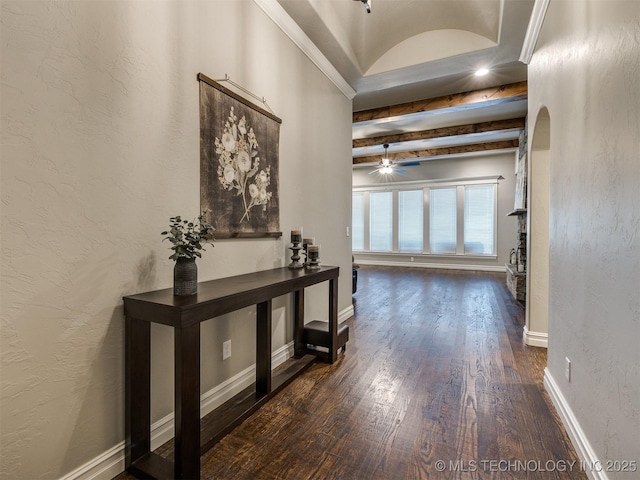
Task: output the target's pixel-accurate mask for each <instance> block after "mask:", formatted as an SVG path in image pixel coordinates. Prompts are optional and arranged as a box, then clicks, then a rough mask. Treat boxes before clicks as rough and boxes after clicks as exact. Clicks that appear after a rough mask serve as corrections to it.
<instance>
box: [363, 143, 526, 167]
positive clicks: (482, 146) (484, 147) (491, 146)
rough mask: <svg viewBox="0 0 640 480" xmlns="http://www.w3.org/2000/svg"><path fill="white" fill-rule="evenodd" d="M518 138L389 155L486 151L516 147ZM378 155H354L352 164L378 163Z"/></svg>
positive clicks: (399, 157) (393, 157)
mask: <svg viewBox="0 0 640 480" xmlns="http://www.w3.org/2000/svg"><path fill="white" fill-rule="evenodd" d="M517 147H518V140H502V141H499V142H486V143H474V144H470V145H456V146H454V147H440V148H429V149H426V150H409V151H406V152H396V153H395V154H393V155H389V158H391V160H392V161H400V160H410V159H419V158H428V157H436V156H440V155H457V154H460V153H472V152H486V151H488V150H504V149H507V148H517ZM380 158H381V156H380V155H369V156H366V157H355V158H354V159H353V164H354V165H359V164H363V163H378V162H379V161H380Z"/></svg>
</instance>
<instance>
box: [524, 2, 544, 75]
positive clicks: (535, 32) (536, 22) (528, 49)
mask: <svg viewBox="0 0 640 480" xmlns="http://www.w3.org/2000/svg"><path fill="white" fill-rule="evenodd" d="M549 1H550V0H535V3H534V5H533V10H532V12H531V18H530V19H529V26H528V27H527V33H526V34H525V36H524V42H523V44H522V50H521V51H520V59H519V60H520V61H521V62H522V63H524V64H525V65H529V62H530V61H531V57H532V56H533V51H534V50H535V48H536V44H537V43H538V37H539V36H540V31H541V30H542V24H543V23H544V17H545V15H546V13H547V8H548V7H549Z"/></svg>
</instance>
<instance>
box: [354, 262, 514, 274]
mask: <svg viewBox="0 0 640 480" xmlns="http://www.w3.org/2000/svg"><path fill="white" fill-rule="evenodd" d="M357 263H358V264H360V265H378V266H381V267H414V268H440V269H443V270H475V271H478V272H506V271H507V269H506V267H505V266H504V265H468V264H457V263H416V262H394V261H388V260H361V259H358V260H357Z"/></svg>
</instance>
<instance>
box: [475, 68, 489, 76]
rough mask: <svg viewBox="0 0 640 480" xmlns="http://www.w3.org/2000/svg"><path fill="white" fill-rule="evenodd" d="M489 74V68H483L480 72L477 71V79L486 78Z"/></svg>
mask: <svg viewBox="0 0 640 480" xmlns="http://www.w3.org/2000/svg"><path fill="white" fill-rule="evenodd" d="M487 73H489V69H488V68H481V69H480V70H476V73H475V75H476V77H484V76H485V75H486V74H487Z"/></svg>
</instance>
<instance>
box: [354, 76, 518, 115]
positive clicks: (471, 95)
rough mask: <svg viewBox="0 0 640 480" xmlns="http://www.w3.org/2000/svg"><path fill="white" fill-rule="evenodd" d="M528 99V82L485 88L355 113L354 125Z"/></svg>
mask: <svg viewBox="0 0 640 480" xmlns="http://www.w3.org/2000/svg"><path fill="white" fill-rule="evenodd" d="M525 98H527V82H518V83H510V84H508V85H501V86H499V87H491V88H485V89H482V90H474V91H471V92H464V93H457V94H455V95H445V96H442V97H436V98H427V99H424V100H416V101H415V102H408V103H401V104H399V105H390V106H387V107H380V108H373V109H371V110H361V111H359V112H353V123H360V122H367V121H370V120H379V119H381V118H389V117H398V116H401V115H410V114H413V113H420V112H428V111H430V110H441V109H445V108H447V109H449V108H450V109H454V110H457V109H462V108H468V107H470V106H473V107H481V106H483V105H496V104H498V103H503V102H510V101H513V100H520V99H525Z"/></svg>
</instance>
